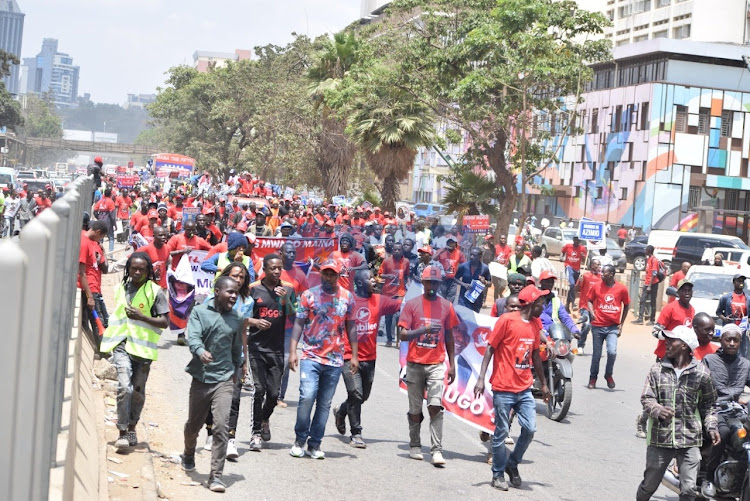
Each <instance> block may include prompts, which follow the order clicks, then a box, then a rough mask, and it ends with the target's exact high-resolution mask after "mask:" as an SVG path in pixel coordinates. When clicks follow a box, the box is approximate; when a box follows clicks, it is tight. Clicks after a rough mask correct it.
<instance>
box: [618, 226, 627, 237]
mask: <svg viewBox="0 0 750 501" xmlns="http://www.w3.org/2000/svg"><path fill="white" fill-rule="evenodd" d="M627 237H628V230H626V229H625V228H620V229H619V230H617V238H620V239H622V240H625V239H626V238H627Z"/></svg>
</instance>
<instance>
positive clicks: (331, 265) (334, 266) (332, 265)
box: [320, 259, 341, 273]
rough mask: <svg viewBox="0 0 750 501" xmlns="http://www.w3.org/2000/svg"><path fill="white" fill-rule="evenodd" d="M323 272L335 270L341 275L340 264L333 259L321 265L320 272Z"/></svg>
mask: <svg viewBox="0 0 750 501" xmlns="http://www.w3.org/2000/svg"><path fill="white" fill-rule="evenodd" d="M323 270H333V271H335V272H336V273H341V267H340V266H339V263H337V262H336V261H334V260H333V259H329V260H327V261H326V262H324V263H323V264H321V265H320V271H323Z"/></svg>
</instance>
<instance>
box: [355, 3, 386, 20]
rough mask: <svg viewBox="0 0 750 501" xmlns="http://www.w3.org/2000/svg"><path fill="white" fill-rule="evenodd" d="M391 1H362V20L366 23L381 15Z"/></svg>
mask: <svg viewBox="0 0 750 501" xmlns="http://www.w3.org/2000/svg"><path fill="white" fill-rule="evenodd" d="M389 3H391V0H362V3H361V4H360V18H362V19H364V20H365V21H367V20H370V19H372V18H373V17H376V16H378V15H380V14H381V13H382V12H383V9H384V8H385V7H386V6H387V5H388V4H389Z"/></svg>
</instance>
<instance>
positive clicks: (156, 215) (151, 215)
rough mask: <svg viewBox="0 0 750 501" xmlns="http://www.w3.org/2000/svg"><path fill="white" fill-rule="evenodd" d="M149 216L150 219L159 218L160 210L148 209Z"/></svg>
mask: <svg viewBox="0 0 750 501" xmlns="http://www.w3.org/2000/svg"><path fill="white" fill-rule="evenodd" d="M148 218H149V219H151V218H154V219H158V218H159V212H157V210H156V209H151V210H149V211H148Z"/></svg>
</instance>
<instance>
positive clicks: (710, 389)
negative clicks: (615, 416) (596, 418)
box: [636, 325, 721, 501]
mask: <svg viewBox="0 0 750 501" xmlns="http://www.w3.org/2000/svg"><path fill="white" fill-rule="evenodd" d="M663 335H664V337H665V338H666V354H665V356H664V359H663V360H662V361H661V362H659V363H657V364H654V365H653V366H652V367H651V370H650V371H649V373H648V377H647V378H646V385H645V386H644V388H643V394H642V395H641V403H642V404H643V409H644V410H645V411H646V412H648V415H649V418H648V419H649V426H648V431H649V432H648V437H647V438H646V440H647V441H648V449H647V451H646V470H645V471H644V472H643V481H642V482H641V484H640V485H639V486H638V492H637V493H636V500H637V501H647V500H649V499H651V496H652V495H653V494H654V492H656V489H657V488H658V487H659V484H660V482H661V479H662V477H663V476H664V472H665V470H666V469H667V465H669V462H670V461H671V460H672V459H674V458H677V466H678V468H679V470H680V499H695V494H696V493H695V486H696V479H697V477H698V470H699V468H700V462H701V455H700V448H701V446H702V445H703V427H704V426H705V428H706V429H707V430H708V434H709V436H710V437H711V441H712V442H713V444H714V445H717V444H718V443H719V442H720V440H721V438H720V436H719V431H718V427H717V417H716V413H715V409H714V404H715V403H716V390H715V389H714V384H713V382H712V381H711V373H710V372H709V370H708V368H707V367H706V366H705V365H703V364H702V363H700V362H698V361H697V360H695V359H694V358H693V353H692V352H693V350H694V349H695V348H697V347H698V337H697V336H696V335H695V332H693V329H691V328H689V327H686V326H684V325H679V326H677V327H675V328H674V330H672V331H663ZM675 395H681V398H679V399H675ZM701 416H703V422H702V423H701Z"/></svg>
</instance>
